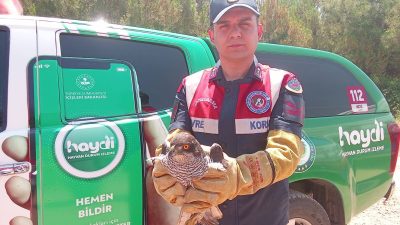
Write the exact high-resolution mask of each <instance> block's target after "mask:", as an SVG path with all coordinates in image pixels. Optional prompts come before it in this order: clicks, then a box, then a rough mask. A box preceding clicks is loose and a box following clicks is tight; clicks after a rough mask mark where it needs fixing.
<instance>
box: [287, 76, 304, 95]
mask: <svg viewBox="0 0 400 225" xmlns="http://www.w3.org/2000/svg"><path fill="white" fill-rule="evenodd" d="M285 88H286V89H287V90H289V91H291V92H294V93H297V94H301V93H303V87H302V86H301V84H300V82H299V80H297V78H295V77H293V78H291V79H290V80H289V81H288V82H287V84H286V86H285Z"/></svg>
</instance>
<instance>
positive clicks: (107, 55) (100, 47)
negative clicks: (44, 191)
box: [60, 34, 188, 111]
mask: <svg viewBox="0 0 400 225" xmlns="http://www.w3.org/2000/svg"><path fill="white" fill-rule="evenodd" d="M60 44H61V56H63V57H80V58H99V59H117V60H122V61H126V62H129V63H130V64H132V65H133V66H134V68H135V70H136V73H137V76H138V82H139V87H140V96H141V99H142V105H144V107H146V108H145V109H144V110H145V111H155V110H162V109H167V108H171V107H172V103H173V100H174V97H175V93H176V89H177V88H178V86H179V83H180V82H181V80H182V78H183V77H184V76H185V75H187V74H188V66H187V63H186V59H185V55H184V54H183V52H182V51H181V50H180V49H178V48H176V47H171V46H167V45H160V44H153V43H146V42H139V41H130V40H121V39H114V38H107V37H98V36H86V35H78V34H61V36H60Z"/></svg>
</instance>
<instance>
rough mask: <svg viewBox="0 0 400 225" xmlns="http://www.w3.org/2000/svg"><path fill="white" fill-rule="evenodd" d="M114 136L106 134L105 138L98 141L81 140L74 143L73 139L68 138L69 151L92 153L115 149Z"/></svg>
mask: <svg viewBox="0 0 400 225" xmlns="http://www.w3.org/2000/svg"><path fill="white" fill-rule="evenodd" d="M114 147H115V143H114V137H109V136H107V135H106V136H105V140H102V141H96V142H81V143H73V142H72V141H71V140H67V152H68V153H71V152H90V153H92V154H94V153H98V152H99V151H100V150H111V149H114Z"/></svg>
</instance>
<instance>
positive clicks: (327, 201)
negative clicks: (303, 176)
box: [289, 179, 345, 225]
mask: <svg viewBox="0 0 400 225" xmlns="http://www.w3.org/2000/svg"><path fill="white" fill-rule="evenodd" d="M289 188H290V189H291V190H295V191H298V192H301V193H304V194H306V195H308V196H310V197H312V198H313V199H314V200H316V201H317V202H318V203H319V204H321V205H322V207H323V208H324V209H325V211H326V213H327V214H328V216H329V219H330V221H331V224H332V225H344V224H345V214H344V202H343V199H342V195H341V194H340V192H339V190H338V189H337V188H336V187H335V186H334V185H333V184H331V183H329V182H327V181H325V180H320V179H308V180H300V181H296V182H292V183H290V185H289Z"/></svg>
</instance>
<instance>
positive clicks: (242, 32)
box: [208, 7, 263, 61]
mask: <svg viewBox="0 0 400 225" xmlns="http://www.w3.org/2000/svg"><path fill="white" fill-rule="evenodd" d="M262 32H263V30H262V26H261V24H258V22H257V16H256V15H255V14H254V13H253V12H252V11H251V10H249V9H247V8H244V7H236V8H233V9H230V10H229V11H228V12H226V13H225V14H224V15H223V16H222V17H221V18H220V19H219V20H218V22H217V23H215V24H214V26H213V27H212V28H210V30H209V31H208V34H209V36H210V39H211V41H212V42H213V43H214V45H215V47H216V48H217V50H218V53H219V56H220V58H221V60H232V61H237V60H243V59H249V58H250V57H251V58H253V55H254V52H255V51H256V48H257V43H258V41H259V40H260V39H261V37H262Z"/></svg>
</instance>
